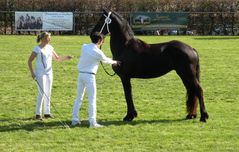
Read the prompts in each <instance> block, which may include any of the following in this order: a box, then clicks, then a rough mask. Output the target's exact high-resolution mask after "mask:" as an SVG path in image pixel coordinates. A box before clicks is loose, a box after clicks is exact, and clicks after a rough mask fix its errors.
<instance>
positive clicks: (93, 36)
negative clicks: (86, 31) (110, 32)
mask: <svg viewBox="0 0 239 152" xmlns="http://www.w3.org/2000/svg"><path fill="white" fill-rule="evenodd" d="M90 39H91V41H92V43H97V42H99V40H103V39H104V35H103V34H101V33H100V32H94V33H93V34H91V36H90Z"/></svg>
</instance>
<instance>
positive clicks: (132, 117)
mask: <svg viewBox="0 0 239 152" xmlns="http://www.w3.org/2000/svg"><path fill="white" fill-rule="evenodd" d="M137 115H138V114H137V112H136V111H134V112H133V113H130V114H127V115H126V116H125V117H124V119H123V121H127V122H130V121H133V119H134V118H135V117H137Z"/></svg>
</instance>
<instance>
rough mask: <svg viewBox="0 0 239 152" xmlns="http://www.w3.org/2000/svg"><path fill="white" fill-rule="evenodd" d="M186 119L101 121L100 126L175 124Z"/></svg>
mask: <svg viewBox="0 0 239 152" xmlns="http://www.w3.org/2000/svg"><path fill="white" fill-rule="evenodd" d="M185 120H187V119H185V118H180V119H173V120H169V119H161V120H134V121H131V122H127V121H126V122H125V121H122V120H118V121H103V120H102V124H103V125H105V126H112V125H114V126H121V125H132V126H135V125H139V124H160V123H175V122H181V121H185Z"/></svg>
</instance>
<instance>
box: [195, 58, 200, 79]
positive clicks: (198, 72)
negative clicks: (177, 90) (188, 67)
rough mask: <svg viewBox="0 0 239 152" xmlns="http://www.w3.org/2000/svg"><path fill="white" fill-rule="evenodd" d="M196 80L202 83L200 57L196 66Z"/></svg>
mask: <svg viewBox="0 0 239 152" xmlns="http://www.w3.org/2000/svg"><path fill="white" fill-rule="evenodd" d="M196 78H197V80H198V82H200V64H199V57H198V62H197V65H196Z"/></svg>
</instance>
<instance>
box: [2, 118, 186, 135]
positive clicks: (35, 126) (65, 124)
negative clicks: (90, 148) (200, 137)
mask: <svg viewBox="0 0 239 152" xmlns="http://www.w3.org/2000/svg"><path fill="white" fill-rule="evenodd" d="M185 120H186V119H185V118H184V119H174V120H167V119H162V120H134V121H132V122H125V121H122V120H115V121H108V120H99V123H100V124H102V125H104V126H106V127H107V126H122V125H132V126H135V125H139V124H155V123H174V122H181V121H185ZM0 122H9V124H7V125H1V126H0V132H12V131H18V130H25V131H29V132H30V131H35V130H49V129H60V128H62V129H69V128H72V129H73V128H76V127H82V128H88V127H89V123H88V121H87V120H83V121H81V124H80V125H77V126H74V127H73V126H71V121H70V120H66V121H62V120H58V119H56V118H54V119H50V120H43V121H39V120H34V119H33V118H24V119H5V120H0ZM11 122H12V123H11Z"/></svg>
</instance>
